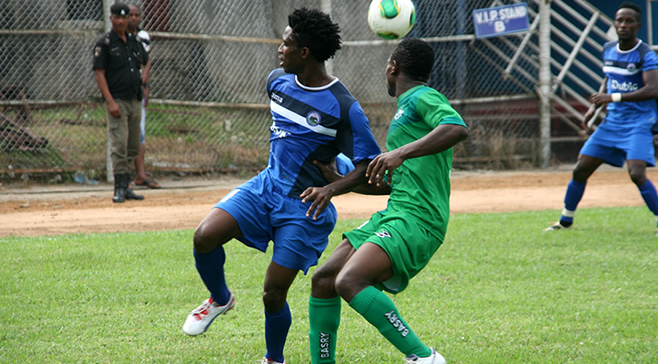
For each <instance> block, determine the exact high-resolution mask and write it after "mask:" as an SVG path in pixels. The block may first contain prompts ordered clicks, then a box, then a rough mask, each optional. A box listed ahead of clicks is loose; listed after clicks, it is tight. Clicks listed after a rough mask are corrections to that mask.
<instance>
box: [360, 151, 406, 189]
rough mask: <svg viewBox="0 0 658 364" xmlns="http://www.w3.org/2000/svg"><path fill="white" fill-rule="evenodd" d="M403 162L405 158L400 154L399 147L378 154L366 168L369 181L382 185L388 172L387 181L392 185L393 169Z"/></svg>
mask: <svg viewBox="0 0 658 364" xmlns="http://www.w3.org/2000/svg"><path fill="white" fill-rule="evenodd" d="M403 162H404V159H402V157H401V156H400V151H399V149H395V150H392V151H390V152H386V153H382V154H380V155H378V156H377V157H375V159H373V160H372V161H371V162H370V163H369V164H368V168H367V169H366V178H368V183H369V184H371V185H372V184H374V185H377V186H381V184H382V181H383V180H384V176H385V175H386V174H388V180H387V181H386V182H387V183H388V184H389V185H390V184H391V180H392V179H393V171H394V170H395V169H396V168H398V167H399V166H401V165H402V163H403Z"/></svg>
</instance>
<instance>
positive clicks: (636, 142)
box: [580, 122, 656, 167]
mask: <svg viewBox="0 0 658 364" xmlns="http://www.w3.org/2000/svg"><path fill="white" fill-rule="evenodd" d="M580 154H584V155H588V156H591V157H595V158H601V159H603V160H604V161H605V162H606V163H608V164H610V165H612V166H615V167H622V166H623V165H624V162H625V161H626V160H629V159H639V160H643V161H645V162H647V165H648V166H650V167H654V166H655V165H656V157H655V156H654V149H653V135H652V133H651V129H650V128H648V127H647V128H637V127H635V128H624V127H620V126H618V125H610V124H609V123H607V122H605V123H601V125H599V127H598V128H597V129H596V131H595V132H594V134H592V135H591V136H590V137H589V139H587V141H586V142H585V145H583V147H582V148H581V149H580Z"/></svg>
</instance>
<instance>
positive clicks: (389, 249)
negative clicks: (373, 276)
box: [343, 212, 443, 293]
mask: <svg viewBox="0 0 658 364" xmlns="http://www.w3.org/2000/svg"><path fill="white" fill-rule="evenodd" d="M343 237H344V238H347V239H348V240H349V241H350V243H351V244H352V246H354V249H357V250H358V249H359V247H360V246H361V245H363V243H366V242H370V243H374V244H377V245H379V246H380V247H381V248H382V249H384V251H385V252H386V254H388V256H389V258H390V259H391V264H392V265H393V275H394V276H393V277H392V278H391V279H389V280H387V281H385V282H383V283H382V284H379V285H377V288H379V289H382V290H385V291H387V292H390V293H399V292H402V291H403V290H404V289H405V288H407V285H409V280H410V279H411V278H413V277H415V276H416V274H418V273H419V272H420V271H421V270H422V269H423V268H425V266H426V265H427V263H429V261H430V259H431V258H432V256H433V255H434V253H435V252H436V250H437V249H439V247H440V246H441V244H442V243H443V240H441V239H439V238H438V237H437V236H435V235H434V234H431V233H430V231H429V230H428V229H427V228H426V227H425V226H424V225H423V224H422V223H421V222H420V221H418V220H417V219H414V218H413V217H411V216H409V215H400V214H389V215H385V214H382V213H379V212H378V213H375V214H374V215H372V217H371V218H370V220H369V221H366V222H365V223H364V224H363V225H361V226H360V227H358V228H357V229H355V230H352V231H348V232H346V233H345V234H343Z"/></svg>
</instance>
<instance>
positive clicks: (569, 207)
mask: <svg viewBox="0 0 658 364" xmlns="http://www.w3.org/2000/svg"><path fill="white" fill-rule="evenodd" d="M585 186H587V182H576V181H574V180H573V179H572V180H571V181H569V185H568V186H567V193H566V194H565V195H564V210H562V216H560V225H562V226H564V227H569V226H571V224H573V215H574V213H575V211H576V207H578V203H579V202H580V200H581V199H582V198H583V194H584V193H585Z"/></svg>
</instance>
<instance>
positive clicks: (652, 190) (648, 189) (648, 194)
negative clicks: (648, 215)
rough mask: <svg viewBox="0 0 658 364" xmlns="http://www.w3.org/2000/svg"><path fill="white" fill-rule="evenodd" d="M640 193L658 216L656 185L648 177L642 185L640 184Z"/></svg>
mask: <svg viewBox="0 0 658 364" xmlns="http://www.w3.org/2000/svg"><path fill="white" fill-rule="evenodd" d="M638 189H639V190H640V195H642V198H643V199H644V202H645V203H646V204H647V207H648V208H649V210H651V212H653V214H654V215H657V216H658V193H657V192H656V187H654V185H653V183H651V181H650V180H648V179H647V181H646V182H644V184H643V185H642V186H639V187H638Z"/></svg>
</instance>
